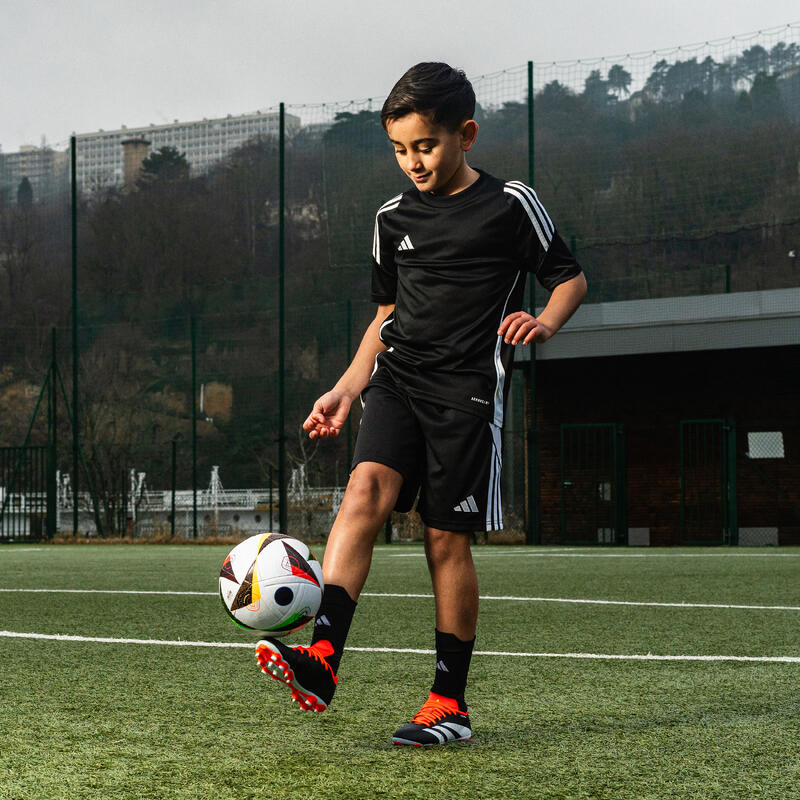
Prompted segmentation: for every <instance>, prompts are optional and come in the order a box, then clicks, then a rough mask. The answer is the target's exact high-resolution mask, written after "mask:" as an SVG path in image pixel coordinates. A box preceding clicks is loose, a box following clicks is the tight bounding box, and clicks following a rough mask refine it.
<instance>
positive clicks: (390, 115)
mask: <svg viewBox="0 0 800 800" xmlns="http://www.w3.org/2000/svg"><path fill="white" fill-rule="evenodd" d="M414 112H416V113H418V114H429V115H430V117H431V120H432V122H433V123H434V124H435V125H444V127H446V128H447V129H448V130H449V131H456V130H458V127H459V125H461V123H462V122H464V121H466V120H468V119H472V117H473V116H474V114H475V92H474V90H473V89H472V84H471V83H470V82H469V80H468V79H467V76H466V75H465V74H464V71H463V70H460V69H453V68H452V67H451V66H450V65H448V64H443V63H441V62H439V61H423V62H421V63H419V64H416V65H415V66H413V67H411V69H410V70H408V72H406V74H405V75H403V77H402V78H400V80H399V81H397V83H396V84H395V85H394V88H393V89H392V91H391V92H389V96H388V97H387V98H386V102H385V103H384V104H383V108H382V109H381V124H382V125H383V127H384V129H385V128H386V125H387V123H389V122H391V121H393V120H396V119H400V117H404V116H406V114H412V113H414Z"/></svg>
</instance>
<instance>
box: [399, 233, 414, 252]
mask: <svg viewBox="0 0 800 800" xmlns="http://www.w3.org/2000/svg"><path fill="white" fill-rule="evenodd" d="M397 249H398V250H413V249H414V245H413V244H411V239H410V238H409V236H408V234H406V235H405V236H404V237H403V241H402V242H400V247H398V248H397Z"/></svg>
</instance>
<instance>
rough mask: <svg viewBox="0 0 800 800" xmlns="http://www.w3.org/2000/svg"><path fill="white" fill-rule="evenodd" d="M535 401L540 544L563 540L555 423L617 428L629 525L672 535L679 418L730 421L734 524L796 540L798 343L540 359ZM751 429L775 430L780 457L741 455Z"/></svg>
mask: <svg viewBox="0 0 800 800" xmlns="http://www.w3.org/2000/svg"><path fill="white" fill-rule="evenodd" d="M537 406H538V420H539V426H540V431H539V432H540V448H541V450H540V452H541V473H542V485H541V495H542V509H541V517H542V540H543V541H544V542H546V543H554V542H560V541H562V538H561V531H560V513H561V486H560V468H561V467H560V424H561V423H567V422H570V423H587V422H616V423H622V424H623V425H624V426H625V439H626V450H627V464H628V467H627V479H628V526H629V527H630V528H649V529H650V543H651V545H666V544H678V543H680V541H681V526H680V518H681V517H680V511H681V504H680V500H681V495H680V422H681V420H685V419H706V418H731V419H733V420H734V422H735V424H736V430H737V437H736V438H737V480H738V492H737V497H738V512H739V513H738V521H739V526H740V527H742V528H744V527H747V528H758V529H762V528H763V529H765V530H767V529H774V528H777V529H778V540H779V543H780V544H800V347H776V348H758V349H755V348H754V349H742V350H725V351H707V352H698V353H681V354H675V353H668V354H663V355H643V356H620V357H616V358H592V359H566V360H559V361H542V360H540V361H539V362H538V363H537ZM751 431H781V432H782V433H783V445H784V450H785V457H784V458H782V459H777V458H770V459H757V460H754V459H748V458H747V457H746V456H745V455H744V454H745V452H746V451H747V450H748V437H747V433H748V432H751ZM764 535H765V537H766V538H768V537H769V534H767V533H765V534H764Z"/></svg>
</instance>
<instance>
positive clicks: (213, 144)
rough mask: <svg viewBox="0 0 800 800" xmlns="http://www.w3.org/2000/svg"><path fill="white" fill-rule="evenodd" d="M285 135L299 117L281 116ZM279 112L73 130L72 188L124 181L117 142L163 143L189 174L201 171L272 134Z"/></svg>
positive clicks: (88, 189) (93, 187) (87, 189)
mask: <svg viewBox="0 0 800 800" xmlns="http://www.w3.org/2000/svg"><path fill="white" fill-rule="evenodd" d="M285 120H286V134H287V136H290V137H291V136H293V135H294V134H295V133H297V131H298V130H299V129H300V118H299V117H296V116H294V115H293V114H286V115H285ZM278 129H279V115H278V113H277V112H275V111H270V112H264V113H262V112H256V113H254V114H243V115H240V116H232V115H230V114H229V115H228V116H227V117H221V118H218V119H203V120H198V121H196V122H179V121H178V120H175V121H174V122H173V123H171V124H168V125H148V126H146V127H141V128H128V127H126V126H124V125H123V126H122V128H120V129H119V130H114V131H103V130H101V131H97V132H95V133H79V134H77V135H76V139H77V176H78V188H79V190H80V191H82V192H92V191H95V190H97V189H100V188H103V187H107V186H121V185H122V184H123V183H124V180H125V162H124V152H123V147H122V142H123V141H125V140H131V139H146V140H147V141H149V142H150V143H151V148H150V149H151V151H155V150H158V149H159V148H161V147H165V146H167V145H169V146H171V147H175V148H176V149H177V150H179V151H180V152H181V153H185V154H186V160H187V161H188V162H189V165H190V168H191V171H192V174H193V175H201V174H203V173H205V172H207V171H208V170H209V168H210V167H212V166H213V165H214V164H215V163H217V162H218V161H220V160H221V159H222V158H224V157H225V156H226V155H227V154H228V153H229V152H230V151H231V150H234V149H236V148H237V147H239V146H240V145H242V144H244V143H245V142H246V141H247V140H248V139H252V138H254V137H256V136H272V137H276V138H277V136H278Z"/></svg>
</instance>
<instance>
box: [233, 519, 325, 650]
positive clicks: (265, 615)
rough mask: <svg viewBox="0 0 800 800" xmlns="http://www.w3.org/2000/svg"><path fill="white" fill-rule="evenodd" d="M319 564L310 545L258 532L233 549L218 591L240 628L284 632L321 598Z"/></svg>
mask: <svg viewBox="0 0 800 800" xmlns="http://www.w3.org/2000/svg"><path fill="white" fill-rule="evenodd" d="M323 586H324V584H323V581H322V567H321V566H320V563H319V561H317V559H316V558H315V557H314V554H313V553H312V552H311V550H309V548H308V545H306V544H305V543H303V542H301V541H300V540H299V539H293V538H292V537H291V536H284V535H283V534H280V533H259V534H256V535H255V536H251V537H250V538H249V539H245V540H244V541H243V542H241V543H240V544H237V545H236V547H234V548H233V550H231V552H230V553H229V554H228V556H227V558H226V559H225V561H223V562H222V569H221V570H220V573H219V596H220V598H221V599H222V605H223V606H224V607H225V611H227V613H228V616H230V618H231V619H232V620H233V621H234V622H235V623H236V624H237V625H241V626H242V627H243V628H250V629H252V630H257V631H265V632H267V633H269V635H270V636H287V635H288V634H290V633H294V632H295V631H298V630H300V628H302V627H303V626H304V625H305V624H306V623H307V622H309V621H310V620H312V619H314V616H315V614H316V613H317V610H318V609H319V604H320V602H321V601H322V589H323Z"/></svg>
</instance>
